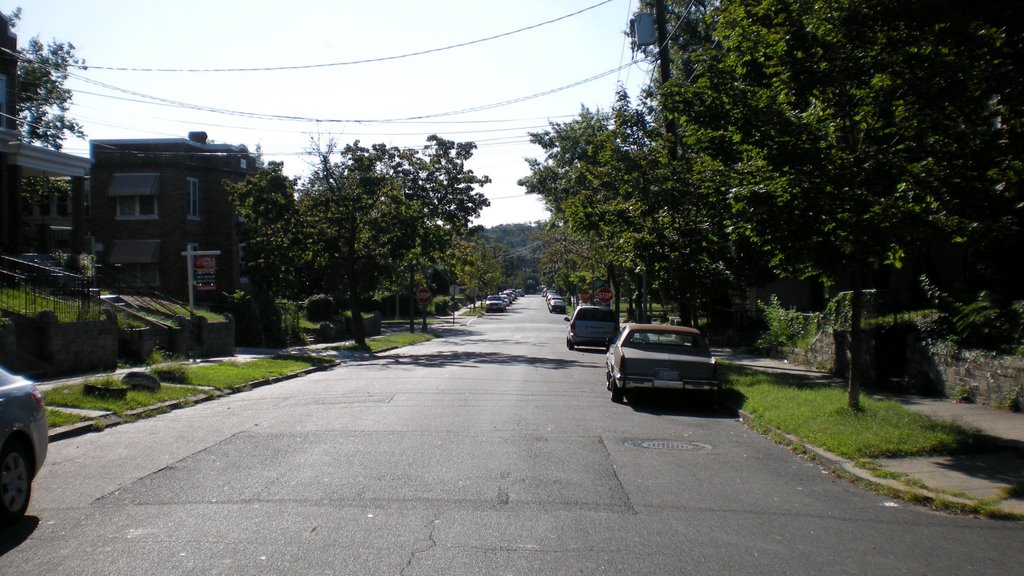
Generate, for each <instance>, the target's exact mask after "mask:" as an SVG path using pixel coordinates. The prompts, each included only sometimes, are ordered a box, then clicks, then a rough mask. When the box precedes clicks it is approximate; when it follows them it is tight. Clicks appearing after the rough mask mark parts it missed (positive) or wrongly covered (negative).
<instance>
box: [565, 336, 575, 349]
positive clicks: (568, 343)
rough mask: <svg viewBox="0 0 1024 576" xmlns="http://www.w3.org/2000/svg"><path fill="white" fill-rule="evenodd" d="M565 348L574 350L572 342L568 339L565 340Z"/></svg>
mask: <svg viewBox="0 0 1024 576" xmlns="http://www.w3.org/2000/svg"><path fill="white" fill-rule="evenodd" d="M565 347H566V348H568V349H569V350H575V349H576V345H575V344H573V343H572V340H569V339H568V338H566V339H565Z"/></svg>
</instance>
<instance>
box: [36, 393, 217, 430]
mask: <svg viewBox="0 0 1024 576" xmlns="http://www.w3.org/2000/svg"><path fill="white" fill-rule="evenodd" d="M84 388H85V385H84V384H74V385H71V386H60V387H58V388H52V389H50V390H47V391H45V392H43V399H44V400H45V402H46V404H48V405H50V406H66V407H68V408H84V409H86V410H105V411H108V412H113V413H115V414H117V415H121V416H123V415H124V414H125V413H126V412H128V411H130V410H137V409H139V408H146V407H148V406H153V405H156V404H160V403H162V402H168V401H170V400H181V399H183V398H189V397H191V396H196V395H200V394H204V395H208V394H210V391H209V390H203V389H201V388H194V387H191V386H162V387H161V388H160V390H157V391H155V392H150V391H147V390H129V391H128V395H127V397H126V398H125V399H124V400H114V399H110V398H98V397H96V396H90V395H87V394H86V393H85V392H84V390H83V389H84ZM47 420H48V421H49V420H50V417H49V414H48V415H47ZM51 425H52V424H51Z"/></svg>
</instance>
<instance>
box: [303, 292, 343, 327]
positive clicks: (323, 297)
mask: <svg viewBox="0 0 1024 576" xmlns="http://www.w3.org/2000/svg"><path fill="white" fill-rule="evenodd" d="M337 313H338V306H337V304H335V302H334V298H331V297H330V296H328V295H327V294H316V295H313V296H310V297H309V298H308V299H307V300H306V319H307V320H309V321H310V322H329V321H330V320H331V319H333V318H334V316H335V315H336V314H337Z"/></svg>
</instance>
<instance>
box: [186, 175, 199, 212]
mask: <svg viewBox="0 0 1024 576" xmlns="http://www.w3.org/2000/svg"><path fill="white" fill-rule="evenodd" d="M185 189H186V190H187V191H188V217H189V218H192V219H193V220H198V219H199V180H196V179H195V178H186V179H185Z"/></svg>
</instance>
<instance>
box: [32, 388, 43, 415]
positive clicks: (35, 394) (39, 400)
mask: <svg viewBox="0 0 1024 576" xmlns="http://www.w3.org/2000/svg"><path fill="white" fill-rule="evenodd" d="M32 399H33V400H35V401H36V406H37V407H39V409H40V410H42V409H43V408H45V406H44V405H43V393H42V392H40V391H39V389H38V388H33V389H32Z"/></svg>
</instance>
